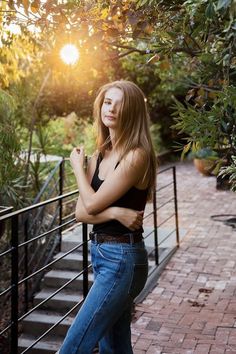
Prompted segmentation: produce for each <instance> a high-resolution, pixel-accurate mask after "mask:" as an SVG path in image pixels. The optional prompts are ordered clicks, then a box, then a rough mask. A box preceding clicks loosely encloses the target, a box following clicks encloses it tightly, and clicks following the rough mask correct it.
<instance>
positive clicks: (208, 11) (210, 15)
mask: <svg viewBox="0 0 236 354" xmlns="http://www.w3.org/2000/svg"><path fill="white" fill-rule="evenodd" d="M205 14H206V17H207V18H213V17H214V15H215V8H214V5H213V3H212V1H210V2H209V4H208V5H207V8H206V11H205Z"/></svg>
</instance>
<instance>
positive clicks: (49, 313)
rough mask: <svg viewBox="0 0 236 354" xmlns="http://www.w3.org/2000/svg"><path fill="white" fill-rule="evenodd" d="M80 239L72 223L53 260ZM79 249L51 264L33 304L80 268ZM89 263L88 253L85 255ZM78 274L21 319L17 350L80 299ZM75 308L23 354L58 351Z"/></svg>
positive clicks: (26, 345)
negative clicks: (71, 227)
mask: <svg viewBox="0 0 236 354" xmlns="http://www.w3.org/2000/svg"><path fill="white" fill-rule="evenodd" d="M81 242H82V228H81V226H80V227H79V226H77V225H76V226H75V227H74V228H73V229H71V230H70V231H67V232H65V233H64V234H63V235H62V244H61V252H60V253H58V254H57V255H56V256H55V257H54V259H56V258H58V257H60V256H62V255H63V254H65V253H66V252H67V251H69V250H71V249H72V248H73V247H75V246H77V245H78V244H79V243H81ZM82 262H83V258H82V249H81V248H79V249H78V250H76V251H74V252H73V253H71V254H69V255H67V256H66V257H65V258H63V259H61V260H60V261H58V262H56V263H55V264H54V265H53V267H52V268H51V269H50V270H49V271H48V272H47V273H46V274H45V275H44V278H43V280H42V284H41V290H40V291H39V292H38V293H37V294H36V295H35V297H34V301H33V304H34V306H36V305H38V304H39V303H40V302H42V301H43V300H45V299H46V298H47V297H49V296H50V295H52V294H53V293H54V292H55V291H56V290H57V289H58V288H59V287H61V286H62V285H63V284H65V283H66V282H67V281H68V280H70V279H72V278H73V277H75V276H76V275H77V274H78V273H79V272H80V271H81V270H82V269H83V263H82ZM89 264H90V254H89ZM88 278H89V286H91V285H92V282H93V275H92V272H91V271H90V272H89V274H88ZM82 289H83V282H82V276H80V277H78V278H77V279H75V280H74V281H73V282H72V283H70V284H68V285H67V287H66V288H65V289H64V290H62V291H60V292H59V293H58V294H56V295H54V296H53V297H52V298H51V299H50V300H49V301H47V302H46V303H45V304H42V305H41V306H40V307H39V308H38V309H37V310H35V311H34V312H32V313H31V314H29V315H28V316H27V317H25V318H24V319H23V320H22V333H23V334H22V335H21V336H20V337H19V342H18V353H22V352H23V351H24V350H25V349H26V348H28V347H29V346H30V345H31V344H32V343H33V342H34V341H35V340H37V339H38V338H39V337H40V336H41V335H42V334H43V333H44V332H46V331H47V330H48V329H49V328H50V327H51V326H53V325H54V324H55V323H56V322H57V321H59V320H60V318H61V317H62V316H63V315H65V314H66V312H67V311H69V310H70V309H71V308H72V307H73V306H74V305H76V304H77V303H78V302H79V301H81V300H82V299H83V294H82ZM77 312H78V308H76V310H75V311H74V312H73V314H71V315H69V316H68V317H66V318H65V320H63V321H62V322H61V323H60V324H59V325H58V326H56V327H55V329H53V330H52V332H50V333H49V334H48V335H47V336H46V337H45V338H43V339H42V340H41V341H39V342H38V343H37V344H36V345H35V346H34V347H33V348H31V349H29V350H28V351H27V354H54V353H56V352H57V351H58V349H59V348H60V346H61V343H62V341H63V338H64V337H65V334H66V332H67V330H68V328H69V326H70V325H71V323H72V321H73V318H74V316H75V314H76V313H77Z"/></svg>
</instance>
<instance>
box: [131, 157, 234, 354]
mask: <svg viewBox="0 0 236 354" xmlns="http://www.w3.org/2000/svg"><path fill="white" fill-rule="evenodd" d="M176 166H177V187H178V188H177V190H178V207H179V227H180V229H181V228H182V229H184V230H185V231H186V233H185V236H184V238H183V240H182V241H181V245H180V248H179V249H178V250H177V252H176V253H175V254H174V255H173V257H172V258H171V260H170V261H169V263H168V264H167V266H166V267H165V269H164V271H163V272H162V274H161V276H160V278H159V279H158V282H157V284H156V287H155V288H154V290H153V291H152V292H151V293H149V294H148V295H147V297H146V299H145V300H144V301H143V302H142V303H140V304H138V305H137V306H136V313H135V318H134V320H133V323H132V338H133V345H134V353H135V354H159V353H163V354H164V353H172V354H192V353H194V354H207V353H210V354H223V353H227V354H233V353H234V354H236V267H235V266H236V229H235V230H234V229H233V228H232V227H230V226H227V225H224V224H223V223H222V222H219V221H214V220H213V219H211V218H210V216H211V215H213V214H236V194H235V193H233V192H230V191H218V190H216V180H215V178H214V177H204V176H202V175H200V173H199V172H198V171H196V170H195V168H194V166H193V165H192V163H189V162H188V163H177V164H176ZM161 168H163V167H161ZM163 178H165V177H164V176H161V175H160V176H159V177H158V183H160V184H161V183H162V182H163ZM172 222H173V220H172Z"/></svg>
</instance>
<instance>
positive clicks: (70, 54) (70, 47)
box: [60, 44, 79, 65]
mask: <svg viewBox="0 0 236 354" xmlns="http://www.w3.org/2000/svg"><path fill="white" fill-rule="evenodd" d="M60 57H61V59H62V60H63V61H64V63H65V64H67V65H74V64H76V63H77V61H78V60H79V51H78V48H77V47H76V46H75V45H74V44H66V45H64V47H62V48H61V50H60Z"/></svg>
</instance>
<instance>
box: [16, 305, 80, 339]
mask: <svg viewBox="0 0 236 354" xmlns="http://www.w3.org/2000/svg"><path fill="white" fill-rule="evenodd" d="M62 316H63V315H62V314H59V313H58V312H52V311H50V312H49V311H37V310H36V311H35V312H33V313H31V314H29V315H28V316H27V317H25V318H24V320H23V321H22V325H23V333H27V334H28V335H33V336H34V335H35V336H41V335H42V334H43V333H45V332H46V331H47V330H48V329H50V328H51V327H52V326H53V325H54V324H55V323H56V322H58V321H59V320H60V319H61V317H62ZM73 319H74V316H71V315H69V316H68V317H66V318H65V319H64V320H63V321H62V322H61V323H60V324H59V325H58V326H56V327H55V328H54V329H53V330H52V332H50V333H51V334H49V335H50V336H52V338H53V337H54V336H55V335H56V336H62V337H64V336H65V335H66V333H67V330H68V329H69V327H70V325H71V324H72V322H73Z"/></svg>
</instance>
